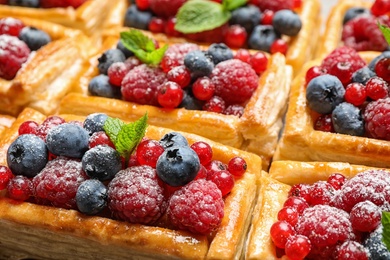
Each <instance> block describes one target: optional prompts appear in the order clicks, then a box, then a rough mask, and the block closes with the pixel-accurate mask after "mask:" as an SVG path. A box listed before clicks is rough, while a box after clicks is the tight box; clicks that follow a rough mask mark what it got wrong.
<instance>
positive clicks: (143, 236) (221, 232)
mask: <svg viewBox="0 0 390 260" xmlns="http://www.w3.org/2000/svg"><path fill="white" fill-rule="evenodd" d="M60 116H61V117H63V118H64V119H65V120H66V121H71V120H80V121H83V120H84V119H85V117H83V116H75V115H69V114H61V115H60ZM45 118H46V116H45V115H43V114H41V113H39V112H37V111H35V110H33V109H30V108H27V109H25V110H24V111H23V112H22V113H21V114H20V116H19V117H18V118H17V119H16V121H15V123H14V124H13V125H12V126H11V128H10V130H9V131H7V132H6V133H5V134H4V136H3V137H4V138H3V139H2V140H0V151H2V152H1V153H0V165H2V164H4V163H6V158H5V156H6V150H7V148H8V147H9V145H10V143H11V142H12V141H13V140H14V139H15V138H16V137H17V129H18V127H19V125H20V124H21V123H22V122H23V121H25V120H26V119H29V120H35V121H37V122H38V123H40V122H42V121H43V120H44V119H45ZM170 131H172V130H170V129H165V128H160V127H154V126H148V128H147V132H146V136H147V137H148V138H153V139H160V138H161V137H162V136H163V135H164V134H165V133H168V132H170ZM183 134H184V135H185V136H186V137H187V139H188V141H189V143H190V144H191V143H193V142H195V141H200V140H203V141H206V142H208V143H209V144H210V145H211V147H212V149H213V159H216V160H221V161H222V162H225V163H227V162H228V160H229V159H230V158H232V157H233V156H241V157H243V158H244V159H245V160H246V162H247V164H248V168H247V171H246V173H245V174H244V176H243V177H242V178H239V179H237V180H236V183H235V186H234V188H233V190H232V192H231V193H230V194H229V195H227V196H226V198H225V215H224V218H223V220H222V224H221V226H220V227H219V229H218V230H217V231H216V232H215V234H213V235H212V236H210V237H208V236H198V235H193V234H191V233H189V232H184V231H176V230H171V229H168V228H166V227H163V226H162V227H154V226H143V225H137V224H130V223H127V222H122V221H116V220H112V219H107V218H104V217H99V216H93V217H91V216H86V215H83V214H81V213H79V212H77V211H75V210H66V209H60V208H54V207H48V206H40V205H36V204H32V203H27V202H23V203H18V202H15V201H13V200H10V199H7V198H5V197H1V196H0V239H1V241H2V243H1V244H0V252H5V253H3V254H8V255H10V256H12V257H19V258H27V257H29V258H31V257H32V258H38V259H53V258H57V257H58V256H61V259H96V257H98V258H100V259H239V258H240V257H241V255H242V250H243V246H244V242H245V238H246V234H247V231H248V229H249V224H250V219H251V215H252V211H253V208H254V203H255V199H256V192H257V187H258V184H259V177H260V172H261V158H260V157H258V156H256V155H254V154H252V153H248V152H244V151H241V150H238V149H235V148H231V147H228V146H225V145H222V144H219V143H217V142H213V141H211V140H207V139H205V138H202V137H199V136H197V135H194V134H187V133H183ZM53 245H55V246H53ZM37 248H39V250H37ZM3 249H4V250H3ZM1 254H2V253H0V256H2V255H1Z"/></svg>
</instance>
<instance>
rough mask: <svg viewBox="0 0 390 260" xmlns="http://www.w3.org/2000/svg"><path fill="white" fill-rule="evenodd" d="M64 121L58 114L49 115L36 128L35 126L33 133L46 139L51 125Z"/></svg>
mask: <svg viewBox="0 0 390 260" xmlns="http://www.w3.org/2000/svg"><path fill="white" fill-rule="evenodd" d="M63 123H65V119H63V118H61V117H59V116H49V117H48V118H46V119H45V121H43V122H42V124H40V125H39V126H38V127H37V128H35V134H36V135H37V136H39V137H40V138H42V140H43V141H46V136H47V133H48V132H49V130H50V129H52V128H53V127H55V126H57V125H60V124H63Z"/></svg>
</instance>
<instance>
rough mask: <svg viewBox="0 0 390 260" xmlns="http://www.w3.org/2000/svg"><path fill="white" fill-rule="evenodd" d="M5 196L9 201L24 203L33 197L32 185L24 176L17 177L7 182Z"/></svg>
mask: <svg viewBox="0 0 390 260" xmlns="http://www.w3.org/2000/svg"><path fill="white" fill-rule="evenodd" d="M7 194H8V197H9V198H11V199H14V200H20V201H26V200H28V199H29V198H30V196H32V195H33V184H32V182H31V180H30V179H29V178H27V177H26V176H23V175H17V176H15V177H14V178H12V179H11V180H10V181H9V182H8V185H7Z"/></svg>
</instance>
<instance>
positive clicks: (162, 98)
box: [157, 81, 184, 108]
mask: <svg viewBox="0 0 390 260" xmlns="http://www.w3.org/2000/svg"><path fill="white" fill-rule="evenodd" d="M183 95H184V93H183V89H182V88H181V87H180V86H179V84H177V83H176V82H173V81H167V82H165V83H164V84H162V85H161V86H160V88H159V90H158V93H157V101H158V103H159V104H160V105H161V106H162V107H164V108H176V107H178V106H179V105H180V103H181V101H182V100H183Z"/></svg>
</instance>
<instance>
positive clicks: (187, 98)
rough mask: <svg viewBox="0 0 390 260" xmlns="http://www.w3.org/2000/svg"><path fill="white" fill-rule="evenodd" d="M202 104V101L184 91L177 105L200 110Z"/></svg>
mask: <svg viewBox="0 0 390 260" xmlns="http://www.w3.org/2000/svg"><path fill="white" fill-rule="evenodd" d="M187 89H188V88H187ZM203 104H204V102H203V101H201V100H199V99H197V98H195V97H194V96H193V95H191V94H190V93H187V92H186V91H184V96H183V99H182V101H181V103H180V105H179V107H181V108H185V109H187V110H202V107H203Z"/></svg>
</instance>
